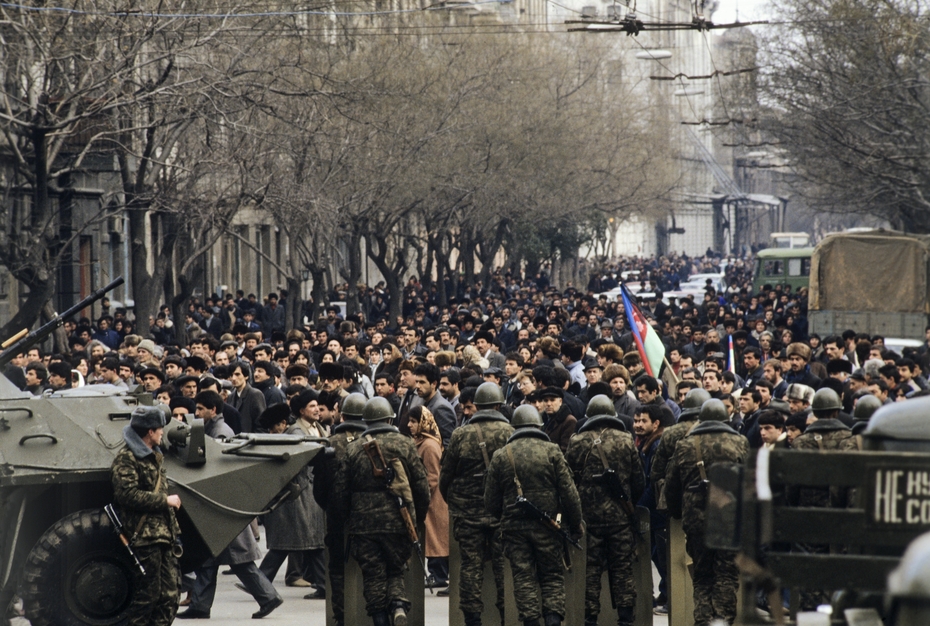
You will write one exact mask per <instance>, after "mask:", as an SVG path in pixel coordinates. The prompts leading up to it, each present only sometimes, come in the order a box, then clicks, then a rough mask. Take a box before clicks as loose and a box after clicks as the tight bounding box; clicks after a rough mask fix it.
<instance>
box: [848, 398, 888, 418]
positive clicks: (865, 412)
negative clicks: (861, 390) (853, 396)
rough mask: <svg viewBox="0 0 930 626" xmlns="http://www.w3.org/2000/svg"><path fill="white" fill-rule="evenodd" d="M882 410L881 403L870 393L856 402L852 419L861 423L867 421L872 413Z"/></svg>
mask: <svg viewBox="0 0 930 626" xmlns="http://www.w3.org/2000/svg"><path fill="white" fill-rule="evenodd" d="M880 408H882V401H881V400H879V399H878V398H876V397H875V396H873V395H872V394H870V393H867V394H866V395H864V396H862V397H861V398H859V400H857V401H856V408H855V410H854V411H853V417H855V418H856V419H857V420H861V421H863V422H867V421H869V418H870V417H872V413H874V412H875V411H877V410H879V409H880Z"/></svg>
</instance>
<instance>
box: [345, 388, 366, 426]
mask: <svg viewBox="0 0 930 626" xmlns="http://www.w3.org/2000/svg"><path fill="white" fill-rule="evenodd" d="M366 404H368V398H366V397H365V394H362V393H350V394H349V395H348V396H346V399H345V400H343V401H342V415H343V416H344V417H348V418H350V419H356V420H359V419H362V416H363V415H364V413H365V405H366Z"/></svg>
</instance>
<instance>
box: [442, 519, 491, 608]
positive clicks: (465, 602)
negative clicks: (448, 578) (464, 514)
mask: <svg viewBox="0 0 930 626" xmlns="http://www.w3.org/2000/svg"><path fill="white" fill-rule="evenodd" d="M500 532H501V531H500V527H499V526H485V525H477V524H469V523H468V522H467V521H465V520H464V519H461V518H455V519H453V520H452V534H453V535H455V540H456V541H457V542H458V544H459V552H460V553H461V556H462V569H461V573H460V575H459V606H460V607H461V609H462V612H463V613H481V611H482V610H483V609H484V603H483V602H482V601H481V591H482V587H483V585H484V564H485V563H487V562H488V561H490V562H491V567H492V568H493V570H494V583H495V586H496V587H497V602H496V603H495V606H496V607H497V610H498V611H500V614H501V617H503V615H504V552H503V548H502V547H501V537H500Z"/></svg>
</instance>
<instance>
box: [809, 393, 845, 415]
mask: <svg viewBox="0 0 930 626" xmlns="http://www.w3.org/2000/svg"><path fill="white" fill-rule="evenodd" d="M811 409H813V411H814V413H817V412H818V411H823V412H828V411H841V410H842V409H843V403H842V402H840V396H839V395H838V394H837V393H836V392H835V391H833V390H832V389H830V388H829V387H824V388H823V389H818V390H817V393H815V394H814V399H813V401H811Z"/></svg>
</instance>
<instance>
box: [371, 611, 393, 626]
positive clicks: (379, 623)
mask: <svg viewBox="0 0 930 626" xmlns="http://www.w3.org/2000/svg"><path fill="white" fill-rule="evenodd" d="M371 621H372V623H373V624H374V626H391V620H390V619H388V614H387V613H385V612H383V611H382V612H381V613H375V614H374V615H372V616H371Z"/></svg>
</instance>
